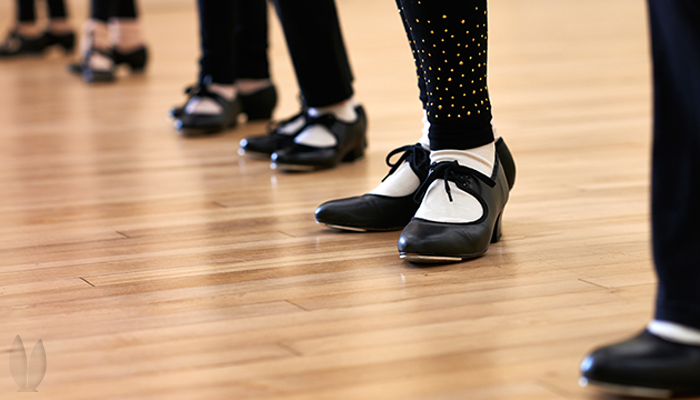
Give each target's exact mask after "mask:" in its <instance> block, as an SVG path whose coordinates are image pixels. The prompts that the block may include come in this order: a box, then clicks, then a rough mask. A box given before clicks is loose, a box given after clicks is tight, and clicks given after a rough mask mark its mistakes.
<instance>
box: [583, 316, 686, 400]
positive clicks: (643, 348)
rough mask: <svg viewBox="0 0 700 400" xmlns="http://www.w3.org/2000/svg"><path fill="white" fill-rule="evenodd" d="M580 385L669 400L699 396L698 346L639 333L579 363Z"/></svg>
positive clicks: (598, 351)
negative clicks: (667, 399)
mask: <svg viewBox="0 0 700 400" xmlns="http://www.w3.org/2000/svg"><path fill="white" fill-rule="evenodd" d="M581 373H582V377H581V380H580V381H579V382H580V384H581V385H582V386H586V385H589V384H590V385H595V386H600V387H601V389H607V390H609V391H611V392H615V393H617V394H622V395H627V396H635V397H647V398H670V397H679V396H680V397H685V396H698V395H700V346H689V345H684V344H679V343H673V342H669V341H666V340H664V339H661V338H659V337H657V336H655V335H652V334H651V333H649V332H648V331H646V330H645V331H643V332H642V333H640V334H639V335H638V336H636V337H634V338H632V339H629V340H626V341H624V342H621V343H617V344H613V345H611V346H606V347H602V348H600V349H597V350H595V351H593V352H592V353H591V354H590V355H588V356H587V357H586V358H585V359H584V360H583V362H582V363H581Z"/></svg>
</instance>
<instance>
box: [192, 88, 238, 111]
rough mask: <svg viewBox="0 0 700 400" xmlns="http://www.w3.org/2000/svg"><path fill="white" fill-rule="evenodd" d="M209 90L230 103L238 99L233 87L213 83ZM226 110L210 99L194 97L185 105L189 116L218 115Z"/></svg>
mask: <svg viewBox="0 0 700 400" xmlns="http://www.w3.org/2000/svg"><path fill="white" fill-rule="evenodd" d="M207 89H208V90H209V91H211V92H214V93H216V94H218V95H220V96H222V97H223V98H225V99H226V100H228V101H233V99H234V98H235V97H236V88H235V87H234V86H233V85H222V84H219V83H211V84H209V86H207ZM223 111H224V109H223V108H222V107H221V104H219V103H217V102H216V101H214V100H213V99H210V98H208V97H199V96H194V97H192V98H191V99H190V101H188V102H187V105H185V112H186V113H187V114H202V115H217V114H221V113H222V112H223Z"/></svg>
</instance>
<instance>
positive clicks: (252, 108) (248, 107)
mask: <svg viewBox="0 0 700 400" xmlns="http://www.w3.org/2000/svg"><path fill="white" fill-rule="evenodd" d="M196 88H197V86H190V87H188V88H187V89H185V94H186V95H190V93H192V92H193V91H194V90H196ZM190 97H191V96H190ZM238 98H239V99H240V100H241V108H242V111H241V113H242V114H245V115H247V116H248V121H260V120H268V119H270V118H272V112H273V111H274V110H275V107H276V106H277V88H276V87H275V85H270V86H268V87H266V88H264V89H261V90H258V91H257V92H254V93H250V94H239V95H238ZM188 101H189V100H188ZM185 104H187V103H185ZM184 110H185V106H179V107H172V108H171V109H170V110H168V116H169V117H170V118H177V117H179V116H180V115H182V113H183V112H184ZM271 153H272V152H270V153H268V156H269V155H270V154H271Z"/></svg>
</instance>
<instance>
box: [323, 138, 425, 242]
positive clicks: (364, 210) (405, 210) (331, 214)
mask: <svg viewBox="0 0 700 400" xmlns="http://www.w3.org/2000/svg"><path fill="white" fill-rule="evenodd" d="M399 153H402V155H401V157H400V158H399V159H398V160H397V161H396V162H395V163H392V162H391V158H392V157H393V156H394V155H396V154H399ZM404 162H406V163H408V165H409V166H410V167H411V170H412V171H413V173H414V174H415V175H416V176H417V177H418V179H419V180H420V182H423V181H425V179H426V178H427V176H428V169H429V167H430V151H429V150H426V149H424V148H423V146H422V145H421V144H420V143H419V144H414V145H411V146H404V147H399V148H398V149H396V150H393V151H392V152H390V153H389V155H388V156H387V157H386V163H387V165H389V166H390V167H391V170H390V171H389V174H387V176H386V177H385V178H384V179H386V178H388V177H389V176H390V175H392V174H393V173H394V172H396V170H397V169H398V168H399V167H400V166H401V165H402V164H403V163H404ZM414 194H415V192H413V193H411V194H410V195H407V196H401V197H391V196H383V195H378V194H372V193H367V194H365V195H363V196H356V197H349V198H346V199H339V200H331V201H328V202H325V203H323V204H321V205H320V206H319V207H318V208H317V209H316V222H318V223H319V224H323V225H326V226H327V227H329V228H335V229H342V230H349V231H358V232H366V231H393V230H398V229H403V227H404V226H406V224H407V223H408V221H410V220H411V218H413V214H415V213H416V210H417V209H418V205H419V204H418V203H417V202H416V201H415V200H414V198H413V197H414Z"/></svg>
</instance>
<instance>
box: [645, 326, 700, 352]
mask: <svg viewBox="0 0 700 400" xmlns="http://www.w3.org/2000/svg"><path fill="white" fill-rule="evenodd" d="M647 330H648V331H649V332H650V333H651V334H653V335H655V336H658V337H660V338H661V339H665V340H668V341H669V342H675V343H681V344H687V345H690V346H700V329H695V328H690V327H688V326H685V325H681V324H676V323H674V322H668V321H659V320H653V321H651V322H650V323H649V325H647Z"/></svg>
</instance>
